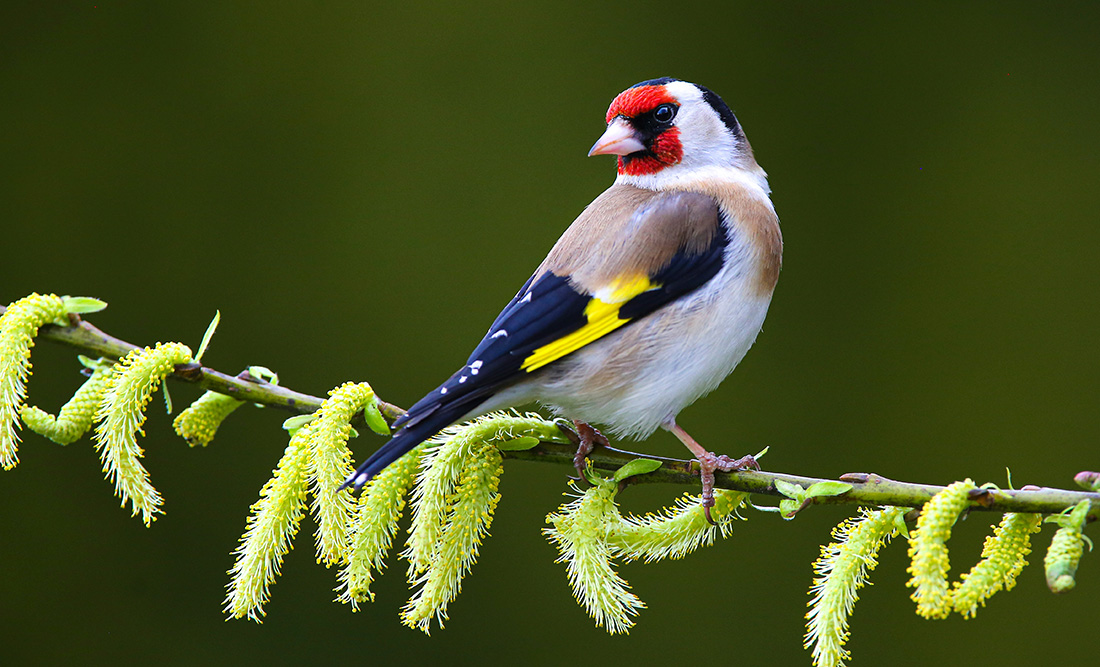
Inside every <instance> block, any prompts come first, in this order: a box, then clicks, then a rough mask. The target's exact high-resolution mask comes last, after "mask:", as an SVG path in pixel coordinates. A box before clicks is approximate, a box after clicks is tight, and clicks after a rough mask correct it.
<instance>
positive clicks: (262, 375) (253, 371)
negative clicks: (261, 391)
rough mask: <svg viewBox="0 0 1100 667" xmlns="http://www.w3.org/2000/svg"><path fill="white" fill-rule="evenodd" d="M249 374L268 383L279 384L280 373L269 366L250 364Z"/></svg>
mask: <svg viewBox="0 0 1100 667" xmlns="http://www.w3.org/2000/svg"><path fill="white" fill-rule="evenodd" d="M248 374H249V375H251V376H252V377H254V378H256V379H259V380H263V381H264V382H267V383H268V384H275V385H277V384H279V374H278V373H276V372H275V371H273V370H271V369H270V368H268V367H267V366H249V367H248Z"/></svg>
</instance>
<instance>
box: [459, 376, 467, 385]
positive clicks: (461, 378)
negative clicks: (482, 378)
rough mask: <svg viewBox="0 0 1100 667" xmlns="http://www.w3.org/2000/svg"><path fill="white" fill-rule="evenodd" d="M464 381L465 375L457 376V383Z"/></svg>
mask: <svg viewBox="0 0 1100 667" xmlns="http://www.w3.org/2000/svg"><path fill="white" fill-rule="evenodd" d="M465 381H466V376H465V375H462V376H459V378H458V383H459V384H462V383H463V382H465Z"/></svg>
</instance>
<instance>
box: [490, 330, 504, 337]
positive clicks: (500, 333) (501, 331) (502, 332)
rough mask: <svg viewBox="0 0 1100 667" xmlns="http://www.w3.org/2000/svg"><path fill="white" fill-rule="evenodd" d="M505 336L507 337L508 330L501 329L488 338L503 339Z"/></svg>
mask: <svg viewBox="0 0 1100 667" xmlns="http://www.w3.org/2000/svg"><path fill="white" fill-rule="evenodd" d="M507 335H508V330H507V329H501V330H500V331H498V332H496V333H495V334H493V335H492V336H489V338H501V337H504V336H507Z"/></svg>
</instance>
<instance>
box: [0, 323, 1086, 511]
mask: <svg viewBox="0 0 1100 667" xmlns="http://www.w3.org/2000/svg"><path fill="white" fill-rule="evenodd" d="M4 310H6V309H5V308H4V307H3V306H0V314H3V312H4ZM71 319H72V321H73V325H72V326H65V327H63V326H57V325H46V326H43V327H42V328H41V329H40V330H39V333H38V335H39V338H43V339H46V340H50V341H53V342H56V343H61V344H64V345H68V346H69V347H72V348H75V349H76V350H78V351H79V352H81V353H83V354H85V355H88V356H92V357H95V356H103V357H112V358H119V357H122V356H124V355H125V354H126V353H127V352H129V351H130V350H132V349H134V348H135V347H137V346H135V345H133V344H131V343H128V342H126V341H124V340H120V339H118V338H115V337H113V336H111V335H109V334H106V333H104V332H103V331H100V330H99V329H98V328H96V327H94V326H92V325H91V324H89V323H88V322H86V321H83V320H81V319H80V318H79V317H75V316H74V317H72V318H71ZM170 377H171V378H173V379H175V380H180V381H183V382H189V383H192V384H196V385H198V386H199V387H201V388H203V389H207V390H209V391H215V392H218V393H221V394H225V395H227V396H232V397H233V398H236V399H238V400H242V401H249V402H252V403H259V404H261V405H268V406H271V407H275V408H281V409H283V410H287V411H290V412H295V413H300V414H306V413H310V412H314V411H315V410H317V408H319V407H321V403H322V401H323V399H321V398H319V397H317V396H311V395H309V394H303V393H300V392H297V391H293V390H291V389H287V388H286V387H283V386H279V385H273V384H270V383H268V382H265V381H263V380H260V379H258V378H254V377H252V376H251V375H249V374H248V373H247V372H245V373H241V374H240V375H237V376H231V375H226V374H225V373H221V372H219V371H216V370H214V369H212V368H208V367H206V366H202V365H200V364H182V365H180V366H176V369H175V373H174V374H173V375H172V376H170ZM379 408H380V409H381V411H382V413H383V414H384V415H385V416H386V417H387V418H388V419H390V420H393V419H395V418H397V417H398V416H400V415H402V414H404V413H405V411H404V410H403V409H401V408H400V407H398V406H396V405H392V404H390V403H385V402H382V401H379ZM574 449H575V448H574V447H573V446H572V445H563V444H560V443H554V442H542V443H540V444H539V445H538V446H536V447H534V448H532V449H528V450H524V451H506V452H503V454H504V457H505V458H510V459H517V460H521V461H541V462H544V463H557V464H561V465H566V466H569V467H570V468H572V466H573V455H574V453H575V452H574ZM589 458H590V460H591V461H592V463H593V465H594V467H595V468H596V469H598V470H603V471H607V472H611V471H614V470H617V469H618V468H620V467H621V466H623V465H624V464H626V463H627V462H629V461H631V460H633V459H637V458H646V459H652V460H656V461H661V462H662V464H663V465H662V466H661V467H660V468H659V469H657V470H656V471H654V472H651V473H648V474H645V475H638V476H636V477H631V478H630V481H631V483H635V484H638V483H657V482H661V483H669V484H681V485H687V486H693V485H697V484H698V483H699V464H698V462H697V461H685V460H682V459H673V458H665V457H660V456H651V455H647V454H638V453H635V452H629V451H625V450H620V449H614V448H611V447H602V448H599V449H597V450H596V451H595V452H593V454H592V455H591V456H590V457H589ZM777 480H779V481H784V482H788V483H791V484H798V485H799V486H801V487H802V488H809V487H810V485H812V484H815V483H817V482H824V481H832V480H825V479H821V478H817V477H802V476H799V475H788V474H784V473H773V472H754V471H746V472H734V473H726V474H723V473H717V474H716V475H715V486H716V487H718V488H723V489H731V490H734V491H743V492H748V493H756V494H764V495H772V496H782V494H781V493H779V491H777V490H776V488H775V482H776V481H777ZM841 481H844V482H847V483H848V484H851V485H852V490H851V491H848V492H847V493H842V494H840V495H837V496H822V497H816V498H814V499H813V502H814V503H816V504H856V505H869V506H878V505H894V506H898V507H919V506H921V505H923V504H924V503H925V502H927V501H928V500H929V499H930V498H931V497H932V496H933V495H935V494H936V493H938V492H939V491H941V490H943V488H944V487H942V486H935V485H931V484H913V483H910V482H898V481H895V480H891V479H886V478H885V477H881V476H879V475H875V474H867V473H850V474H848V475H844V476H842V477H841ZM1082 500H1088V501H1089V502H1090V503H1091V505H1092V507H1091V509H1090V511H1089V514H1088V520H1089V521H1095V520H1096V519H1097V518H1098V516H1100V493H1090V492H1084V491H1069V490H1065V489H1051V488H1037V487H1028V488H1025V489H1022V490H1018V491H1011V490H1009V491H1005V490H999V489H978V490H976V491H975V493H973V494H972V495H971V498H970V505H971V508H970V509H972V510H979V511H992V512H1035V513H1043V514H1053V513H1058V512H1061V511H1062V510H1064V509H1065V508H1067V507H1070V506H1073V505H1076V504H1077V503H1079V502H1080V501H1082Z"/></svg>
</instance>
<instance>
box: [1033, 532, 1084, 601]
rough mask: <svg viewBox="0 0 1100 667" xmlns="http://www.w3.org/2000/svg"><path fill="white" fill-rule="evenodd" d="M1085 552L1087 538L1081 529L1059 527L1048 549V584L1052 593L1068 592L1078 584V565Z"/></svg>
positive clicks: (1045, 559)
mask: <svg viewBox="0 0 1100 667" xmlns="http://www.w3.org/2000/svg"><path fill="white" fill-rule="evenodd" d="M1084 553H1085V539H1084V537H1083V536H1082V534H1081V531H1080V530H1074V529H1073V528H1059V529H1058V532H1056V533H1054V539H1053V540H1051V542H1050V548H1049V549H1047V555H1046V558H1044V559H1043V564H1044V565H1045V566H1046V574H1047V586H1048V587H1050V590H1051V592H1052V593H1068V592H1070V591H1071V590H1073V589H1074V588H1075V587H1076V586H1077V579H1076V575H1077V565H1078V564H1079V563H1080V562H1081V556H1082V555H1083V554H1084Z"/></svg>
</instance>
